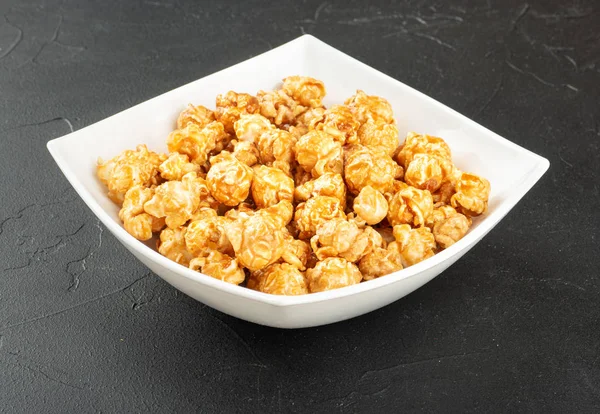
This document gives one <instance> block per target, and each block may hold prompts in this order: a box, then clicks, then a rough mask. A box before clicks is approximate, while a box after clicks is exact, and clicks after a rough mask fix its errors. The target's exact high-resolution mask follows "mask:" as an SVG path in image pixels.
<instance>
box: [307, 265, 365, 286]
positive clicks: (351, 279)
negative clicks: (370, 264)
mask: <svg viewBox="0 0 600 414" xmlns="http://www.w3.org/2000/svg"><path fill="white" fill-rule="evenodd" d="M306 278H307V279H308V283H309V290H310V292H312V293H315V292H323V291H326V290H332V289H339V288H342V287H346V286H351V285H355V284H357V283H360V281H361V280H362V274H361V273H360V270H358V267H356V265H355V264H354V263H350V262H349V261H347V260H346V259H343V258H341V257H328V258H327V259H325V260H321V261H320V262H318V263H317V264H316V265H315V267H314V268H312V269H308V270H307V271H306Z"/></svg>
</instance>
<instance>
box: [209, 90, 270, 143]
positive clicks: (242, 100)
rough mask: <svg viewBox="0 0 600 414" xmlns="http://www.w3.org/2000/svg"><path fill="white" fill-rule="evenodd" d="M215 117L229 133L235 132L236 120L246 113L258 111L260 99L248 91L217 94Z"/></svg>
mask: <svg viewBox="0 0 600 414" xmlns="http://www.w3.org/2000/svg"><path fill="white" fill-rule="evenodd" d="M216 107H217V109H216V111H215V118H216V119H217V121H219V122H221V123H222V124H223V126H224V127H225V131H227V132H228V133H229V134H234V133H235V128H234V124H235V121H237V120H238V119H240V117H241V116H242V115H244V114H255V113H258V112H259V110H260V108H259V105H258V100H257V99H256V98H255V97H254V96H252V95H248V94H247V93H236V92H234V91H229V92H227V93H226V94H225V95H217V100H216Z"/></svg>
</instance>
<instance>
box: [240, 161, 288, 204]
mask: <svg viewBox="0 0 600 414" xmlns="http://www.w3.org/2000/svg"><path fill="white" fill-rule="evenodd" d="M251 190H252V199H253V200H254V202H255V203H256V206H257V207H258V208H265V207H269V206H272V205H274V204H277V203H279V202H280V201H281V200H288V201H290V202H291V201H293V200H294V180H292V179H291V178H290V177H289V176H287V175H286V174H285V173H284V172H283V171H281V170H280V169H278V168H274V167H266V166H264V165H261V166H257V167H255V168H254V178H253V179H252V187H251Z"/></svg>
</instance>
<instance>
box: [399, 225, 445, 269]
mask: <svg viewBox="0 0 600 414" xmlns="http://www.w3.org/2000/svg"><path fill="white" fill-rule="evenodd" d="M394 238H395V239H396V241H395V242H392V243H390V244H389V245H388V249H389V248H390V247H391V248H394V247H396V248H397V249H398V252H399V253H400V255H402V264H403V265H404V267H408V266H412V265H414V264H416V263H419V262H422V261H423V260H425V259H427V258H428V257H431V256H433V255H434V254H435V238H434V237H433V234H432V233H431V231H430V230H429V228H427V227H419V228H417V229H413V228H411V227H410V226H409V225H408V224H399V225H396V226H394ZM394 243H396V246H394Z"/></svg>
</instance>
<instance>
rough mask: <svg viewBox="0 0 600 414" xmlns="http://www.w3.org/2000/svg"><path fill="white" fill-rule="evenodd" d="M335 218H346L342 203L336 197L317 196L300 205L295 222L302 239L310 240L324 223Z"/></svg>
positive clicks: (297, 208)
mask: <svg viewBox="0 0 600 414" xmlns="http://www.w3.org/2000/svg"><path fill="white" fill-rule="evenodd" d="M335 218H346V214H345V213H344V209H343V207H342V203H341V202H340V200H338V199H337V198H334V197H328V196H316V197H312V198H309V199H308V200H307V201H306V202H304V203H300V204H298V206H297V207H296V213H295V215H294V221H295V222H296V227H297V228H298V230H299V231H300V234H299V237H300V239H304V240H306V239H309V238H311V237H312V236H314V235H315V233H316V231H317V228H318V227H319V225H321V224H322V223H324V222H326V221H329V220H333V219H335Z"/></svg>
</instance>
